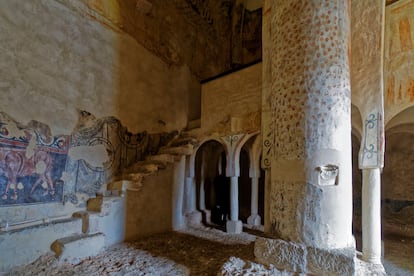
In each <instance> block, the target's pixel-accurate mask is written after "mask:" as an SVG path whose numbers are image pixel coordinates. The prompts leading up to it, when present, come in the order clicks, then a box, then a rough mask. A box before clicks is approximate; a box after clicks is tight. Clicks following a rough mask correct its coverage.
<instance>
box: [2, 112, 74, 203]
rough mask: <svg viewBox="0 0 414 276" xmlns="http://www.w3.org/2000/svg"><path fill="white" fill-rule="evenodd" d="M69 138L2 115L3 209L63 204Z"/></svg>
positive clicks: (40, 125)
mask: <svg viewBox="0 0 414 276" xmlns="http://www.w3.org/2000/svg"><path fill="white" fill-rule="evenodd" d="M69 139H70V137H69V136H65V135H61V136H51V134H50V129H49V127H48V126H46V125H44V124H42V123H39V122H37V121H31V122H30V123H29V124H28V125H27V126H25V125H21V124H19V123H17V122H16V121H14V120H13V119H12V118H10V117H9V116H7V115H6V114H4V113H0V195H1V196H0V206H1V205H11V204H25V203H40V202H51V201H61V200H62V198H63V197H62V194H63V181H62V179H61V177H62V173H63V170H64V168H65V164H66V159H67V154H68V149H69Z"/></svg>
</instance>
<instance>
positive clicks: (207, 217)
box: [201, 209, 211, 224]
mask: <svg viewBox="0 0 414 276" xmlns="http://www.w3.org/2000/svg"><path fill="white" fill-rule="evenodd" d="M201 214H202V217H203V218H202V221H203V222H205V223H208V224H211V211H210V210H207V209H205V210H202V211H201Z"/></svg>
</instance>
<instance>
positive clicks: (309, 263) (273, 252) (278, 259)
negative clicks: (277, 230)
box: [254, 238, 356, 275]
mask: <svg viewBox="0 0 414 276" xmlns="http://www.w3.org/2000/svg"><path fill="white" fill-rule="evenodd" d="M254 254H255V257H256V259H257V260H258V261H259V262H260V263H262V264H265V265H274V266H275V267H277V268H278V269H281V270H287V271H291V272H297V273H312V274H316V275H321V274H329V275H355V273H356V272H355V269H356V254H355V249H353V248H343V249H332V250H328V249H320V248H314V247H306V246H305V245H303V244H300V243H295V242H287V241H284V240H279V239H268V238H257V239H256V242H255V246H254Z"/></svg>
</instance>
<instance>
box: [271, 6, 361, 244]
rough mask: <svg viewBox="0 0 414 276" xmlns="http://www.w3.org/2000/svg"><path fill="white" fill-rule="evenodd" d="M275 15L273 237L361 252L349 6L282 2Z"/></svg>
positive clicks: (273, 58)
mask: <svg viewBox="0 0 414 276" xmlns="http://www.w3.org/2000/svg"><path fill="white" fill-rule="evenodd" d="M273 9H274V10H273V11H272V13H273V18H272V21H271V39H272V49H271V59H272V60H271V63H272V66H271V71H272V72H271V74H272V83H271V90H270V94H269V95H268V100H269V101H270V112H269V113H268V114H267V115H268V116H267V118H266V120H267V121H269V123H270V128H269V129H270V132H271V135H267V133H264V134H263V137H272V139H273V141H269V142H270V144H271V147H272V148H271V150H272V156H271V160H270V162H271V177H272V179H271V195H270V197H271V202H270V210H271V211H270V212H271V214H270V219H271V223H272V227H271V231H272V232H273V234H276V235H278V236H280V237H282V238H283V239H285V240H290V241H294V242H298V243H301V244H304V245H306V246H309V247H313V248H320V249H334V248H345V247H354V246H355V245H354V239H353V237H352V168H351V122H350V117H351V116H350V108H351V102H350V101H351V94H350V76H349V56H348V54H349V42H350V18H349V3H348V1H344V0H309V1H302V0H291V1H285V0H275V4H274V5H273ZM264 110H265V108H264ZM266 120H265V121H266ZM264 123H266V122H264Z"/></svg>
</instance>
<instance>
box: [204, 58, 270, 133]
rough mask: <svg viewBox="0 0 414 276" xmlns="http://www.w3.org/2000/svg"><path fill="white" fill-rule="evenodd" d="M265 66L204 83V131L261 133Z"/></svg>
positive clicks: (259, 65) (251, 67)
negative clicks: (262, 84)
mask: <svg viewBox="0 0 414 276" xmlns="http://www.w3.org/2000/svg"><path fill="white" fill-rule="evenodd" d="M261 82H262V64H261V63H258V64H255V65H253V66H250V67H247V68H245V69H242V70H240V71H236V72H234V73H231V74H229V75H226V76H223V77H221V78H219V79H215V80H212V81H209V82H207V83H204V84H203V85H202V88H201V93H202V95H201V100H202V107H201V128H202V129H203V131H204V132H220V133H229V132H237V131H243V132H248V131H253V130H258V129H260V114H261Z"/></svg>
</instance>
